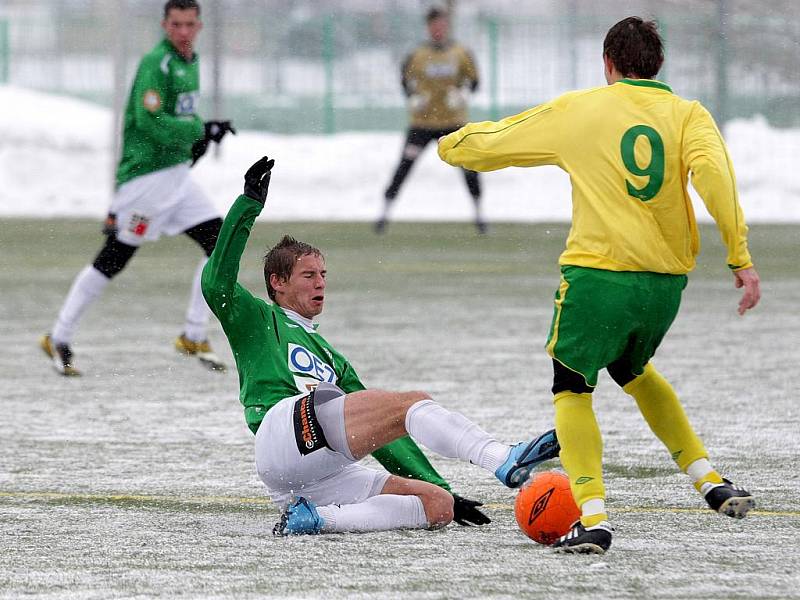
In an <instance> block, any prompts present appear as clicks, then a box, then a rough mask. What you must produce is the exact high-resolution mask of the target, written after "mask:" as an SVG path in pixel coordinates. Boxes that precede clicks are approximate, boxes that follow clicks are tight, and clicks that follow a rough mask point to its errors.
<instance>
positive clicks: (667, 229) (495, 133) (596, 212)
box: [439, 79, 750, 275]
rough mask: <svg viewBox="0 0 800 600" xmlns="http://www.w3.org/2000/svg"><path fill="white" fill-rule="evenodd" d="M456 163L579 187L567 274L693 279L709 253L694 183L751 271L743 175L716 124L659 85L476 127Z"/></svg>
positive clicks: (451, 156) (452, 154)
mask: <svg viewBox="0 0 800 600" xmlns="http://www.w3.org/2000/svg"><path fill="white" fill-rule="evenodd" d="M439 156H440V157H441V158H442V159H443V160H445V161H446V162H448V163H450V164H452V165H456V166H460V167H464V168H467V169H474V170H477V171H492V170H495V169H502V168H505V167H509V166H519V167H533V166H538V165H557V166H559V167H561V168H562V169H564V170H565V171H566V172H567V173H569V176H570V180H571V183H572V229H571V230H570V234H569V237H568V239H567V248H566V250H565V251H564V253H563V254H562V255H561V258H560V259H559V262H560V263H561V264H562V265H576V266H581V267H590V268H596V269H607V270H610V271H651V272H655V273H669V274H674V275H682V274H685V273H688V272H689V271H691V270H692V268H693V267H694V264H695V256H696V255H697V252H698V250H699V247H700V241H699V236H698V232H697V224H696V221H695V217H694V212H693V209H692V204H691V200H690V198H689V194H688V190H687V187H686V186H687V182H688V174H689V171H691V173H692V183H693V185H694V187H695V189H697V191H698V193H699V194H700V196H701V197H702V198H703V201H704V202H705V204H706V207H707V208H708V210H709V212H710V213H711V215H712V217H714V220H715V221H716V222H717V225H718V227H719V229H720V232H721V234H722V238H723V241H724V242H725V244H726V246H727V247H728V257H727V262H728V264H729V265H731V267H732V268H741V266H742V265H745V264H747V263H748V262H749V260H750V258H749V253H748V252H747V244H746V232H747V227H746V225H745V224H744V217H743V216H742V214H741V207H740V206H739V203H738V199H737V195H736V180H735V177H734V174H733V166H732V165H731V162H730V159H729V157H728V154H727V150H726V148H725V144H724V142H723V141H722V136H721V135H720V133H719V130H718V129H717V127H716V125H715V124H714V121H713V119H712V118H711V115H710V114H709V113H708V111H707V110H706V109H705V108H703V107H702V106H701V105H700V103H699V102H695V101H687V100H684V99H682V98H680V97H679V96H676V95H674V94H673V93H672V91H671V90H670V89H669V87H668V86H666V85H665V84H663V83H659V82H657V81H652V80H627V79H625V80H622V81H620V82H617V83H615V84H613V85H610V86H606V87H601V88H593V89H589V90H582V91H577V92H569V93H567V94H564V95H563V96H559V97H558V98H556V99H555V100H553V101H551V102H548V103H545V104H541V105H539V106H536V107H534V108H531V109H530V110H527V111H525V112H523V113H520V114H518V115H514V116H512V117H508V118H506V119H503V120H501V121H497V122H483V123H470V124H469V125H467V126H465V127H463V128H461V129H459V130H458V131H456V132H454V133H453V134H450V135H448V136H446V137H445V138H444V139H443V140H442V141H441V142H440V144H439Z"/></svg>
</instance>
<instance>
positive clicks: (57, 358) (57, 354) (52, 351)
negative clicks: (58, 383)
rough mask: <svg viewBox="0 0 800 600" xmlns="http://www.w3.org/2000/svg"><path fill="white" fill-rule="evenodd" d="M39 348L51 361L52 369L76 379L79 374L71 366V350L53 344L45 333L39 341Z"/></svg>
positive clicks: (51, 339)
mask: <svg viewBox="0 0 800 600" xmlns="http://www.w3.org/2000/svg"><path fill="white" fill-rule="evenodd" d="M39 347H40V348H41V349H42V351H43V352H44V353H45V354H47V356H49V357H50V359H51V360H52V361H53V367H54V368H55V370H56V371H58V372H59V373H60V374H61V375H64V376H65V377H78V376H80V374H81V372H80V371H78V369H76V368H75V365H73V364H72V350H71V349H70V347H69V345H68V344H54V343H53V338H51V337H50V334H49V333H46V334H45V335H43V336H42V337H41V338H40V339H39Z"/></svg>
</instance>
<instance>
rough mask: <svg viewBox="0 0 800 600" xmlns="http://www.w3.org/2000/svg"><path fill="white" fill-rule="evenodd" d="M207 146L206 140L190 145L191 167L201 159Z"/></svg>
mask: <svg viewBox="0 0 800 600" xmlns="http://www.w3.org/2000/svg"><path fill="white" fill-rule="evenodd" d="M208 144H209V141H208V138H202V139H199V140H197V141H196V142H195V143H194V144H192V165H191V166H194V164H195V163H196V162H197V161H198V160H200V159H201V158H202V157H203V154H205V153H206V150H208Z"/></svg>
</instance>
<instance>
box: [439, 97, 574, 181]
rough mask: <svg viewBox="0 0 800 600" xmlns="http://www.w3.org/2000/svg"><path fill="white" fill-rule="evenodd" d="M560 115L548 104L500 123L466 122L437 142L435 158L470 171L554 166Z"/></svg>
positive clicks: (556, 157)
mask: <svg viewBox="0 0 800 600" xmlns="http://www.w3.org/2000/svg"><path fill="white" fill-rule="evenodd" d="M561 112H562V111H560V110H558V109H557V108H556V107H555V106H554V105H553V103H548V104H541V105H539V106H536V107H534V108H531V109H529V110H527V111H525V112H523V113H520V114H518V115H514V116H511V117H506V118H505V119H502V120H500V121H483V122H480V123H468V124H467V125H465V126H464V127H462V128H461V129H459V130H458V131H454V132H453V133H451V134H449V135H447V136H445V137H444V138H443V139H442V140H441V141H440V142H439V158H441V159H442V160H443V161H444V162H446V163H448V164H451V165H453V166H455V167H464V168H465V169H469V170H471V171H495V170H497V169H503V168H505V167H534V166H539V165H558V164H559V146H560V143H561V133H560V129H561V127H560V120H561Z"/></svg>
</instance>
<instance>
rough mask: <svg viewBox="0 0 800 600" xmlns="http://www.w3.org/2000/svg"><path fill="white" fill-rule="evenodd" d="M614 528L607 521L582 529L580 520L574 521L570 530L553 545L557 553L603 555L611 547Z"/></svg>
mask: <svg viewBox="0 0 800 600" xmlns="http://www.w3.org/2000/svg"><path fill="white" fill-rule="evenodd" d="M613 532H614V528H613V527H611V525H610V524H609V523H608V521H600V522H599V523H598V524H597V525H594V526H592V527H584V526H583V523H581V522H580V520H578V521H575V523H573V524H572V527H570V530H569V531H568V532H567V533H566V534H565V535H562V536H561V537H560V538H558V541H557V542H556V543H555V544H553V546H552V547H553V548H555V549H556V550H557V551H558V552H566V553H568V554H605V553H606V550H608V549H609V548H610V547H611V535H612V534H613Z"/></svg>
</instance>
